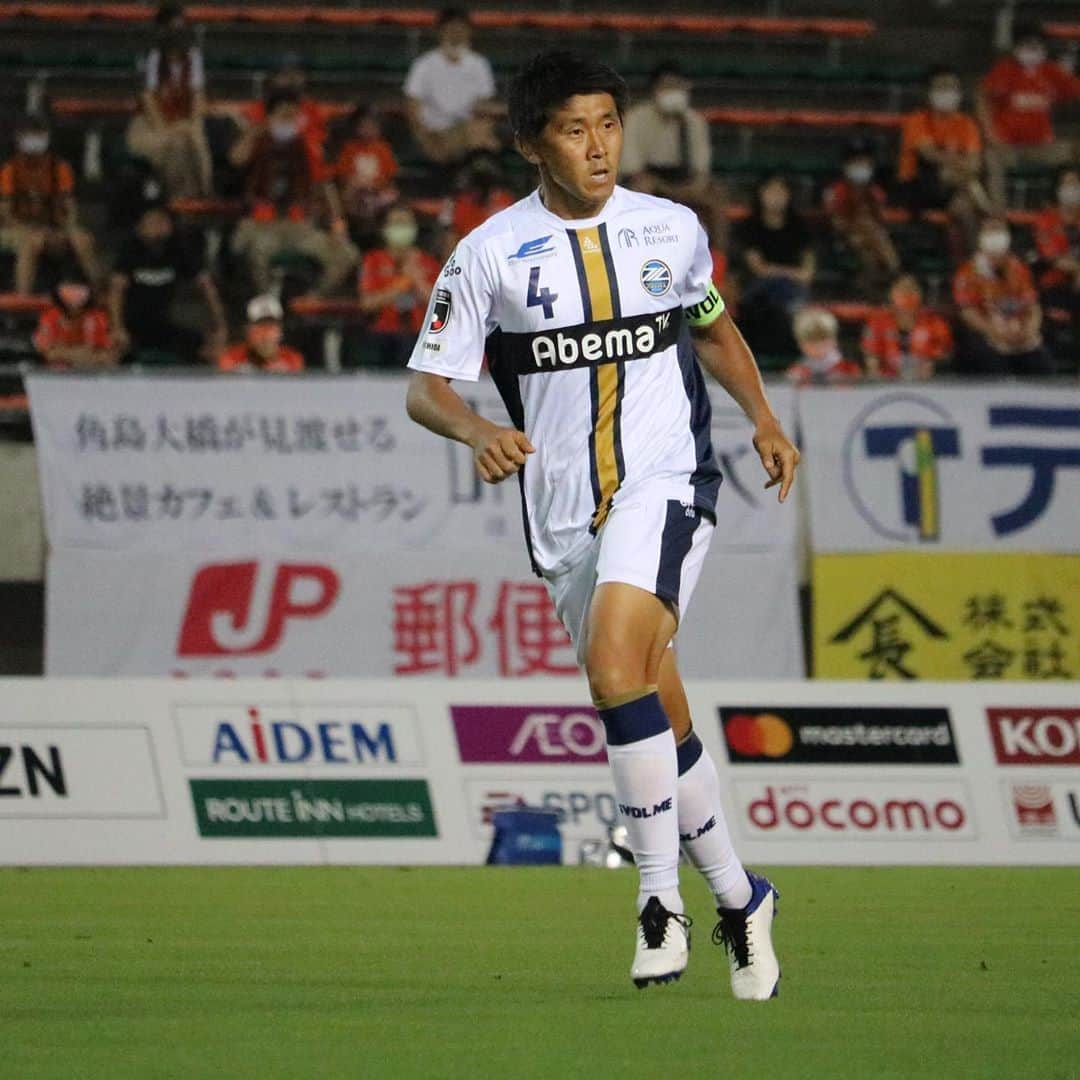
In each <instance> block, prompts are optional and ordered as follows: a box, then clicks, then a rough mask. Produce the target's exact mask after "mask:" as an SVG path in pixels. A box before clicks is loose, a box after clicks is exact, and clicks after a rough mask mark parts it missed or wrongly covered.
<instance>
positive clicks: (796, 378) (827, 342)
mask: <svg viewBox="0 0 1080 1080" xmlns="http://www.w3.org/2000/svg"><path fill="white" fill-rule="evenodd" d="M795 340H796V342H798V345H799V351H800V353H802V357H801V359H799V360H797V361H796V362H795V363H794V364H792V365H791V367H789V368H788V369H787V377H788V380H789V381H791V382H793V383H795V385H796V386H835V385H837V384H843V383H850V382H855V381H856V380H858V379H860V378H862V369H861V368H860V367H859V365H858V364H856V363H854V362H853V361H851V360H845V359H844V357H843V354H842V353H841V352H840V345H839V343H838V327H837V324H836V316H835V315H834V314H833V313H832V312H831V311H828V310H826V309H825V308H815V307H807V308H803V309H802V310H801V311H800V312H799V313H798V314H797V315H796V316H795Z"/></svg>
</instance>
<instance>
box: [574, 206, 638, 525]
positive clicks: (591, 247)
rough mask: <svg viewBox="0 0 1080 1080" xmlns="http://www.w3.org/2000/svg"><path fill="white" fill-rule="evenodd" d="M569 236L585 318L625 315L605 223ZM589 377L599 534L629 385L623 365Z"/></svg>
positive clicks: (619, 460) (619, 463)
mask: <svg viewBox="0 0 1080 1080" xmlns="http://www.w3.org/2000/svg"><path fill="white" fill-rule="evenodd" d="M570 236H571V248H572V250H573V253H574V262H575V263H576V264H577V270H578V282H579V284H580V286H581V291H582V308H583V311H584V315H585V318H586V320H587V321H589V322H606V321H609V320H611V319H613V318H615V317H616V316H618V315H620V314H621V306H620V304H619V291H618V290H619V286H618V283H617V282H616V281H615V280H614V266H613V263H612V259H611V251H610V248H609V247H608V239H607V227H606V226H605V225H599V226H594V227H593V228H590V229H575V230H573V231H571V233H570ZM590 381H591V385H590V387H589V390H590V394H591V397H592V419H593V430H592V435H591V437H590V440H589V444H590V445H589V463H590V465H591V467H592V488H593V496H594V498H595V500H596V509H595V511H594V512H593V516H592V523H591V526H590V528H591V530H592V531H593V532H597V531H598V530H599V529H600V528H601V527H602V526H603V524H604V522H605V521H606V520H607V516H608V512H609V510H610V509H611V500H612V498H613V497H614V495H615V492H616V491H617V490H618V488H619V485H620V484H621V483H622V480H623V476H624V474H625V465H624V462H623V456H622V433H621V430H620V412H621V408H620V406H621V404H622V396H623V388H624V386H625V384H626V379H625V375H624V372H623V365H622V364H621V363H618V362H616V363H608V364H597V365H595V366H594V367H593V369H592V371H591V373H590Z"/></svg>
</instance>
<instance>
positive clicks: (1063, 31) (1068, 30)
mask: <svg viewBox="0 0 1080 1080" xmlns="http://www.w3.org/2000/svg"><path fill="white" fill-rule="evenodd" d="M1043 29H1044V30H1045V31H1046V33H1047V36H1049V37H1052V38H1064V39H1065V40H1066V41H1080V23H1063V22H1050V23H1043Z"/></svg>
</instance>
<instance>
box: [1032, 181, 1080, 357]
mask: <svg viewBox="0 0 1080 1080" xmlns="http://www.w3.org/2000/svg"><path fill="white" fill-rule="evenodd" d="M1056 191H1057V202H1056V203H1055V205H1053V206H1049V207H1047V208H1046V209H1045V210H1043V211H1042V213H1041V214H1039V216H1038V217H1037V218H1036V219H1035V246H1036V248H1037V249H1038V252H1039V262H1040V264H1041V267H1042V272H1041V274H1040V275H1039V292H1040V294H1041V296H1042V301H1043V305H1044V307H1048V308H1049V307H1053V308H1058V309H1061V310H1063V311H1067V312H1068V313H1069V316H1070V320H1071V322H1072V326H1073V334H1074V336H1076V337H1078V338H1080V168H1076V167H1075V166H1069V167H1068V168H1066V169H1062V170H1061V172H1060V173H1059V174H1058V178H1057V186H1056Z"/></svg>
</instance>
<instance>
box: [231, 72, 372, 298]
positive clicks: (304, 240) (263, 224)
mask: <svg viewBox="0 0 1080 1080" xmlns="http://www.w3.org/2000/svg"><path fill="white" fill-rule="evenodd" d="M301 117H302V113H301V107H300V99H299V98H298V97H297V95H296V92H295V91H294V90H277V91H275V92H274V93H273V94H272V95H271V96H270V97H269V99H268V100H267V122H266V124H265V125H263V124H259V125H254V126H252V127H250V128H248V129H247V130H246V131H245V132H244V133H243V134H242V135H241V136H240V138H239V139H238V140H237V141H236V143H235V144H234V145H233V147H232V149H231V150H230V152H229V157H230V160H231V162H232V164H233V165H234V166H235V167H236V168H238V169H243V170H245V181H244V190H245V194H246V197H247V204H248V216H247V217H246V218H244V220H243V221H242V222H241V223H240V225H239V226H238V227H237V229H236V232H235V233H234V234H233V251H234V252H236V254H237V255H239V256H241V257H242V258H244V259H246V260H247V262H248V264H249V267H250V269H251V276H252V278H253V280H254V282H255V286H256V288H258V289H259V290H260V291H262V292H266V291H268V290H269V289H270V286H271V281H272V277H273V274H272V263H273V260H274V259H275V258H277V257H280V256H282V255H285V254H287V253H296V254H300V255H304V256H307V257H310V258H313V259H315V260H316V261H317V262H318V263H319V264H320V266H321V267H322V276H321V278H320V281H319V284H318V290H319V291H320V292H322V293H328V292H332V291H333V290H334V289H335V288H336V287H337V286H338V285H339V284H340V283H341V282H342V281H343V280H344V279H345V276H346V275H347V274H348V272H349V270H350V269H351V268H352V267H353V266H354V265H355V263H356V258H357V253H356V249H355V248H354V247H353V245H352V244H351V242H350V241H349V238H348V226H347V224H346V222H345V219H344V218H343V217H342V214H341V205H340V202H339V200H338V195H337V189H336V188H335V187H334V185H333V184H331V183H327V182H326V179H325V176H324V173H325V170H324V168H323V164H322V158H321V155H320V154H319V151H318V150H317V149H315V147H314V146H313V145H312V144H311V142H310V141H309V140H308V139H305V138H304V136H303V133H302V130H301ZM320 201H321V203H322V204H323V205H322V207H321V209H322V211H323V212H324V213H325V214H326V215H327V216H328V217H329V219H330V222H331V226H330V230H329V231H327V230H325V229H321V228H319V227H318V225H316V223H315V221H316V220H317V215H318V213H319V210H320V207H319V206H318V205H317V204H318V203H319V202H320Z"/></svg>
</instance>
